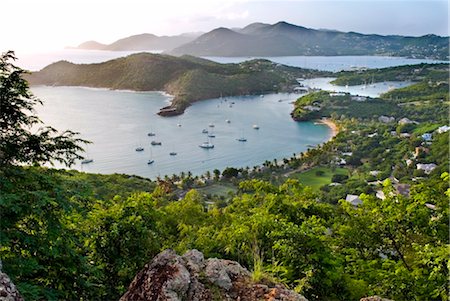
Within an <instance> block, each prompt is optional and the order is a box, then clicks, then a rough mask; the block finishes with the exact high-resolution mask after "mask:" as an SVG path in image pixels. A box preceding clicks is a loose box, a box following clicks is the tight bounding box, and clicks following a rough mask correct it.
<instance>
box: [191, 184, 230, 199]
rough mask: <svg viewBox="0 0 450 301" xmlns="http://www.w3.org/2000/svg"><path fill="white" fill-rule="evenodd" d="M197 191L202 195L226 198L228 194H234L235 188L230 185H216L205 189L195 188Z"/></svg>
mask: <svg viewBox="0 0 450 301" xmlns="http://www.w3.org/2000/svg"><path fill="white" fill-rule="evenodd" d="M197 191H198V192H200V193H202V194H209V195H217V196H228V194H229V193H230V192H232V193H235V192H236V191H237V188H236V187H235V186H234V185H233V184H231V183H216V184H212V185H208V186H206V187H202V188H197Z"/></svg>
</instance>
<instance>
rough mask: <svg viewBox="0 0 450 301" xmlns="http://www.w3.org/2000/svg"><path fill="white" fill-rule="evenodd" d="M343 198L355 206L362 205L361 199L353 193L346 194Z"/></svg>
mask: <svg viewBox="0 0 450 301" xmlns="http://www.w3.org/2000/svg"><path fill="white" fill-rule="evenodd" d="M345 200H346V201H347V202H349V203H350V204H352V205H353V206H355V207H356V206H359V205H362V203H363V202H362V200H361V199H360V198H359V196H357V195H355V194H347V196H346V197H345Z"/></svg>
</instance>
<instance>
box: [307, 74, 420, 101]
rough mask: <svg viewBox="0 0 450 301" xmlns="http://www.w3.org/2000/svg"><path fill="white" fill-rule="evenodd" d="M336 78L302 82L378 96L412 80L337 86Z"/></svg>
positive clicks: (354, 93)
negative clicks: (334, 82) (333, 82)
mask: <svg viewBox="0 0 450 301" xmlns="http://www.w3.org/2000/svg"><path fill="white" fill-rule="evenodd" d="M334 79H335V78H332V77H320V78H312V79H305V80H302V81H300V83H301V84H302V85H304V86H306V87H310V88H315V89H321V90H328V91H333V92H346V93H350V94H352V95H360V96H368V97H378V96H380V94H382V93H385V92H387V91H390V90H392V89H398V88H403V87H406V86H409V85H411V84H412V83H411V82H382V83H370V84H362V85H356V86H348V85H347V86H336V85H333V84H332V83H331V81H333V80H334Z"/></svg>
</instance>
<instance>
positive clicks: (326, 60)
mask: <svg viewBox="0 0 450 301" xmlns="http://www.w3.org/2000/svg"><path fill="white" fill-rule="evenodd" d="M138 52H142V51H103V50H80V49H63V50H59V51H53V52H42V53H20V52H19V53H16V55H17V57H18V58H19V60H18V62H17V63H18V65H19V66H21V67H22V68H25V69H28V70H31V71H36V70H40V69H42V68H44V67H45V66H47V65H49V64H51V63H54V62H56V61H59V60H67V61H69V62H73V63H79V64H81V63H82V64H88V63H100V62H104V61H107V60H111V59H115V58H118V57H123V56H127V55H130V54H133V53H138ZM148 52H152V53H160V52H161V51H158V50H154V51H148ZM205 58H206V59H210V60H213V61H216V62H219V63H239V62H243V61H247V60H250V59H253V58H255V57H205ZM259 58H265V59H268V60H271V61H273V62H276V63H280V64H285V65H290V66H295V67H302V68H310V69H318V70H326V71H339V70H349V69H351V68H354V67H366V68H383V67H392V66H400V65H409V64H419V63H440V62H444V61H436V60H428V59H409V58H403V57H387V56H273V57H259ZM446 63H448V62H446Z"/></svg>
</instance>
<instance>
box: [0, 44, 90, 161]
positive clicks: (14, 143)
mask: <svg viewBox="0 0 450 301" xmlns="http://www.w3.org/2000/svg"><path fill="white" fill-rule="evenodd" d="M15 59H16V57H15V56H14V52H12V51H8V52H6V53H4V54H2V55H1V56H0V108H1V110H0V166H1V167H5V166H7V165H11V164H42V163H46V162H51V161H53V160H55V161H59V162H61V163H65V164H66V165H69V166H70V165H72V164H73V163H74V161H75V160H76V159H82V156H80V155H79V154H78V152H80V151H82V150H83V149H82V148H81V147H80V146H79V144H81V143H87V141H85V140H82V139H79V138H76V135H77V134H78V133H75V132H72V131H65V132H63V133H62V134H59V133H58V132H57V130H55V129H54V128H52V127H49V126H46V127H40V128H38V129H37V130H34V131H33V130H32V128H33V127H37V126H38V125H41V124H42V123H41V121H40V120H39V118H38V117H37V116H35V115H33V113H34V107H35V106H36V105H38V104H42V102H41V101H40V100H38V99H36V98H35V97H34V96H33V95H32V94H31V92H30V90H29V87H28V83H27V81H26V80H25V79H24V78H23V77H24V74H25V71H24V70H23V69H21V68H19V67H17V66H15V65H14V64H13V63H12V62H11V61H14V60H15Z"/></svg>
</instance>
